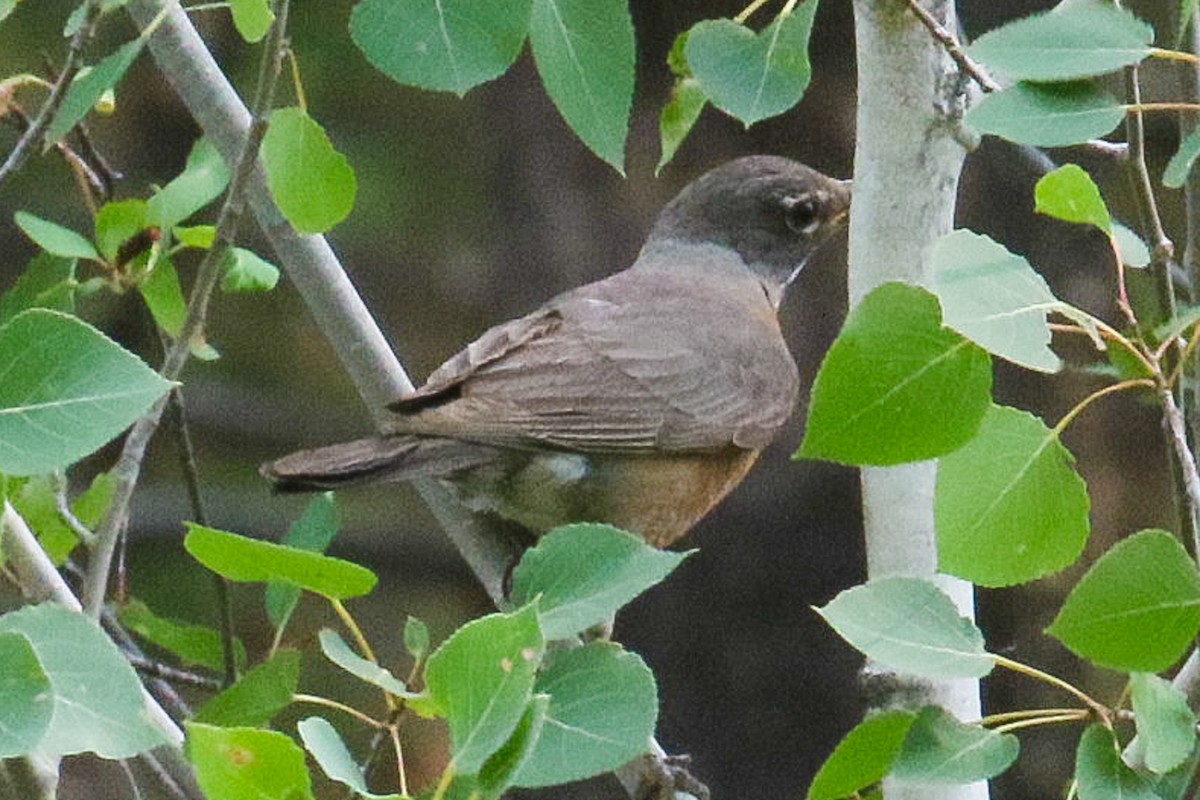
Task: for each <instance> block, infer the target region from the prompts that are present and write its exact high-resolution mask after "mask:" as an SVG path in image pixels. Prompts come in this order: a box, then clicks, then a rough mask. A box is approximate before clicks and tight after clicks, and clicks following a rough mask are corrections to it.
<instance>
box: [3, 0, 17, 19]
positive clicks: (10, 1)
mask: <svg viewBox="0 0 1200 800" xmlns="http://www.w3.org/2000/svg"><path fill="white" fill-rule="evenodd" d="M19 2H20V0H0V22H3V21H4V19H5V18H6V17H7V16H8V15H9V14H11V13H12V12H13V10H14V9H15V8H16V7H17V3H19Z"/></svg>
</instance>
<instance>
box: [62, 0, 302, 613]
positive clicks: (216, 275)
mask: <svg viewBox="0 0 1200 800" xmlns="http://www.w3.org/2000/svg"><path fill="white" fill-rule="evenodd" d="M278 5H279V11H278V12H277V14H276V18H275V23H274V25H273V26H272V28H271V34H270V37H269V40H268V43H267V46H266V48H265V49H264V53H263V62H262V66H261V69H260V71H259V82H258V87H257V89H256V92H255V106H254V108H255V118H254V121H253V123H252V124H251V125H250V130H249V131H248V134H247V137H246V139H245V142H244V145H243V148H242V154H241V157H240V158H239V160H238V163H237V167H236V169H234V171H233V177H232V179H231V180H230V183H229V189H228V190H227V192H226V194H225V203H224V204H223V205H222V207H221V212H220V214H219V216H218V218H217V226H216V227H217V233H216V237H215V239H214V241H213V244H212V247H211V248H210V249H209V250H208V252H207V253H206V254H205V257H204V260H203V261H202V262H201V264H200V267H199V269H198V270H197V274H196V280H195V283H194V285H193V286H192V291H191V294H190V295H189V297H188V313H187V317H186V318H185V319H184V322H183V326H182V327H181V328H180V331H179V336H178V337H177V338H176V339H175V341H174V342H173V343H172V345H171V347H170V349H169V350H168V351H167V354H166V356H165V357H164V359H163V365H162V368H161V369H160V370H159V372H160V374H162V376H163V377H164V378H166V379H167V380H170V381H174V380H177V379H178V378H179V376H180V374H181V373H182V372H183V368H184V366H185V365H186V364H187V361H188V356H189V353H190V348H191V345H192V344H193V343H194V342H198V341H201V339H202V336H203V330H204V324H205V320H206V319H207V316H208V303H209V300H210V299H211V298H212V294H213V291H214V290H215V289H216V286H217V282H218V280H219V279H220V277H221V268H222V264H223V261H224V258H225V255H226V253H228V252H229V249H230V247H231V246H232V243H233V241H234V239H235V237H236V235H237V227H238V222H239V219H240V217H241V214H242V210H243V207H244V192H245V191H246V187H247V185H248V183H249V180H250V176H251V174H252V172H253V170H254V165H255V161H256V159H257V157H258V149H259V145H260V144H261V143H262V139H263V136H264V135H265V134H266V128H267V125H266V112H267V110H268V109H269V108H270V104H271V102H272V100H273V97H274V87H275V83H276V82H277V80H278V78H279V66H280V63H279V57H280V45H281V42H282V41H283V30H284V26H285V25H286V24H287V7H288V0H279V3H278ZM168 397H169V395H164V396H163V397H162V398H161V399H159V401H158V402H157V403H155V404H154V407H153V408H151V409H150V411H149V412H148V413H146V414H145V415H143V416H142V417H141V418H139V419H138V420H137V422H135V423H134V424H133V427H132V428H131V429H130V431H129V435H128V436H127V437H126V438H125V445H124V447H123V448H122V450H121V456H120V458H119V460H118V461H117V465H116V466H115V467H114V468H113V474H114V475H115V476H116V480H117V485H116V489H115V491H114V493H113V500H112V503H111V505H110V506H109V509H108V512H107V513H106V514H105V516H104V520H103V521H102V522H101V524H100V527H99V530H97V532H96V536H97V543H96V547H95V548H93V550H92V554H91V560H90V562H89V564H88V576H87V581H86V583H85V586H84V604H85V607H86V608H87V610H88V613H90V614H91V615H92V616H99V614H100V609H101V608H102V607H103V605H104V597H105V594H106V591H107V587H108V578H109V572H110V570H111V568H112V560H113V553H114V552H115V550H116V545H117V542H118V540H119V539H120V537H121V535H122V533H123V531H124V530H125V526H126V524H127V522H128V515H129V501H130V500H131V499H132V497H133V490H134V487H135V486H136V485H137V480H138V477H139V475H140V474H141V469H142V462H143V461H144V459H145V456H146V448H147V446H148V445H149V443H150V439H151V438H152V437H153V436H154V432H155V431H156V430H157V429H158V423H159V421H160V420H161V419H162V413H163V409H164V408H165V407H166V404H167V400H168Z"/></svg>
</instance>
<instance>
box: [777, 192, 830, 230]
mask: <svg viewBox="0 0 1200 800" xmlns="http://www.w3.org/2000/svg"><path fill="white" fill-rule="evenodd" d="M783 210H784V220H785V221H786V222H787V226H788V227H789V228H791V229H792V230H793V231H795V232H796V233H801V234H804V235H805V236H810V235H812V234H813V233H814V232H815V231H816V230H817V226H819V225H820V224H821V218H820V215H819V214H818V212H817V202H816V200H814V199H813V198H812V197H811V196H810V195H801V196H799V197H785V198H784V199H783Z"/></svg>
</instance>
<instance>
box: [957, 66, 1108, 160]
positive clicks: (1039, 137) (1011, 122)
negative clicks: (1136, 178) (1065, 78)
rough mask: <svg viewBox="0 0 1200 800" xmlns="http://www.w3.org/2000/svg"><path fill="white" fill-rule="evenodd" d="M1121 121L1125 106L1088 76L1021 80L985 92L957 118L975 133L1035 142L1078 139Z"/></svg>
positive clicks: (1065, 142) (1093, 135) (1094, 135)
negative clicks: (1069, 79) (1058, 80)
mask: <svg viewBox="0 0 1200 800" xmlns="http://www.w3.org/2000/svg"><path fill="white" fill-rule="evenodd" d="M1124 120H1125V107H1124V106H1122V105H1121V103H1120V102H1119V101H1118V100H1117V99H1116V98H1115V97H1113V96H1112V95H1111V94H1109V93H1108V92H1106V91H1104V90H1103V89H1101V88H1100V87H1099V86H1097V85H1096V84H1094V83H1092V82H1090V81H1073V82H1070V83H1027V82H1021V83H1018V84H1016V85H1015V86H1012V87H1010V88H1008V89H1005V90H1004V91H1002V92H992V93H991V94H989V95H987V96H985V97H984V98H983V100H981V101H980V102H979V104H978V105H976V106H975V107H974V108H972V109H971V110H970V111H968V112H967V115H966V116H965V117H964V118H963V121H964V122H965V123H966V124H967V125H970V126H971V127H973V128H975V129H976V130H978V131H979V132H980V133H990V134H993V135H994V136H1001V137H1003V138H1005V139H1009V140H1011V141H1014V142H1017V143H1019V144H1031V145H1036V146H1038V147H1065V146H1067V145H1072V144H1082V143H1083V142H1086V141H1088V140H1089V139H1095V138H1097V137H1099V136H1104V135H1105V134H1107V133H1109V132H1111V131H1112V129H1113V128H1115V127H1117V126H1118V125H1120V124H1121V123H1122V122H1123V121H1124Z"/></svg>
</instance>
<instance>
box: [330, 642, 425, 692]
mask: <svg viewBox="0 0 1200 800" xmlns="http://www.w3.org/2000/svg"><path fill="white" fill-rule="evenodd" d="M318 638H319V639H320V642H321V652H322V653H324V654H325V657H326V658H328V659H329V660H330V661H332V662H333V663H334V664H337V665H338V666H339V667H341V668H342V669H344V670H345V671H346V672H349V673H350V674H351V675H353V676H354V677H356V678H358V679H360V680H364V681H366V682H367V683H369V684H372V685H374V686H378V687H379V688H380V689H383V690H385V691H388V692H391V693H392V694H395V695H401V696H403V695H406V694H408V687H406V686H405V685H404V681H402V680H400V679H399V678H397V677H396V676H395V675H393V674H392V673H391V672H389V671H388V670H386V669H384V668H383V667H381V666H379V664H377V663H375V662H374V661H368V660H367V659H365V658H363V657H362V656H360V655H359V654H358V653H356V652H354V651H353V650H351V649H350V646H349V645H348V644H346V643H345V642H344V641H343V640H342V637H340V636H338V635H337V633H336V632H335V631H333V630H330V629H329V628H323V629H322V630H321V633H320V634H319V637H318Z"/></svg>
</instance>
